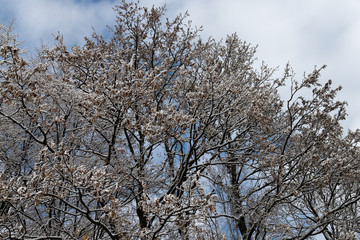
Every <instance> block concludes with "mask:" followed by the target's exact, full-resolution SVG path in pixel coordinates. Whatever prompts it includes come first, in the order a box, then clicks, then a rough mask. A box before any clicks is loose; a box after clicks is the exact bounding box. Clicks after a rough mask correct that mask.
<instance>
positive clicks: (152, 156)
mask: <svg viewBox="0 0 360 240" xmlns="http://www.w3.org/2000/svg"><path fill="white" fill-rule="evenodd" d="M115 11H116V12H117V14H118V15H117V19H116V25H115V26H114V28H112V29H111V33H112V37H111V38H110V39H108V40H106V39H105V38H104V37H102V36H99V35H97V34H96V33H94V34H93V36H92V38H85V40H86V43H85V44H84V45H83V46H74V47H72V48H71V49H68V47H67V46H65V45H64V43H63V39H62V36H61V35H59V36H57V37H56V41H57V44H56V46H55V47H54V48H52V49H49V48H44V49H43V50H42V51H41V52H40V53H39V56H38V57H37V58H35V59H32V60H25V59H24V58H23V57H22V55H21V50H20V49H19V42H17V40H16V37H15V36H14V35H12V33H11V32H12V31H11V28H6V27H5V26H3V25H1V39H0V41H1V42H0V44H1V46H0V47H1V48H0V57H1V62H0V66H1V67H0V79H1V80H0V81H1V82H0V84H1V88H0V96H1V97H0V99H1V100H0V103H1V107H0V122H1V125H0V127H1V131H0V142H1V145H0V150H1V151H0V161H1V175H0V193H1V194H0V202H1V205H0V208H1V210H0V214H1V220H0V236H1V237H2V238H10V239H170V238H173V239H223V238H229V239H275V238H277V239H309V238H311V237H313V236H315V235H317V234H322V235H323V236H324V237H325V238H326V239H345V238H347V239H355V238H356V237H359V234H360V232H359V229H358V224H359V216H358V212H359V208H358V204H359V200H360V186H359V179H358V177H357V176H359V174H358V173H359V170H360V166H359V163H358V160H359V149H358V146H357V145H358V142H359V132H358V131H356V132H349V133H348V134H347V135H346V136H344V134H343V132H342V128H341V126H340V123H339V122H340V121H341V120H343V119H345V116H346V113H345V103H344V102H339V101H336V99H335V95H336V93H337V92H338V91H339V90H340V88H335V89H333V88H332V87H331V81H328V82H327V83H325V84H321V83H320V80H319V79H320V72H321V71H322V70H323V68H324V67H321V68H319V69H318V68H315V69H314V71H313V72H312V73H310V74H309V75H308V76H304V78H303V80H301V81H298V80H296V79H295V75H294V73H293V72H292V71H291V67H290V66H287V67H286V69H285V71H284V76H283V78H281V79H277V78H275V77H273V73H274V70H273V69H271V68H269V67H268V66H266V65H265V64H263V65H262V66H261V67H260V68H259V69H256V68H255V67H254V61H255V57H254V54H255V50H256V48H254V47H252V46H251V45H249V44H247V43H245V42H243V41H241V40H240V39H239V38H238V37H237V36H236V35H235V34H234V35H230V36H228V37H227V38H226V40H225V42H216V41H215V40H214V39H209V40H207V41H204V40H202V39H201V38H200V37H199V31H200V30H201V29H199V28H194V27H192V26H191V22H190V21H189V22H185V21H186V18H187V17H188V16H187V14H184V15H179V16H177V17H176V18H175V19H173V20H169V19H164V11H165V8H164V7H160V8H155V7H153V8H151V9H148V8H144V7H141V6H139V4H138V3H127V2H126V1H122V2H121V4H120V5H119V6H116V7H115ZM287 83H289V84H290V87H289V91H290V97H289V99H288V100H286V101H282V100H281V98H280V96H279V94H278V89H279V88H280V87H282V86H284V85H285V84H287ZM306 92H310V94H305V93H306ZM306 95H307V96H309V97H307V98H306V97H304V96H306Z"/></svg>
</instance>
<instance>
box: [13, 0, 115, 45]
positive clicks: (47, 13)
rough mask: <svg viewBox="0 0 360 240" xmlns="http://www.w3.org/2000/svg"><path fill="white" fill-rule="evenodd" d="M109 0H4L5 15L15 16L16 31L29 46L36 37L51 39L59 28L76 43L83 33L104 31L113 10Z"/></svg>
mask: <svg viewBox="0 0 360 240" xmlns="http://www.w3.org/2000/svg"><path fill="white" fill-rule="evenodd" d="M113 6H114V4H113V3H112V1H100V2H95V3H91V4H89V3H86V2H84V1H82V2H81V1H80V2H79V1H73V0H52V1H48V0H36V1H28V0H17V1H13V2H12V4H8V9H9V11H10V12H9V13H8V14H9V15H13V16H14V18H15V28H16V32H18V33H19V35H20V39H25V40H26V41H25V45H26V46H29V47H34V46H39V43H40V41H45V44H50V43H52V42H53V41H52V39H53V37H52V34H55V35H56V34H57V33H58V31H60V32H61V33H62V34H63V35H64V39H65V42H66V43H68V44H74V43H80V42H82V40H83V37H84V36H89V35H90V34H91V33H92V27H94V28H95V30H96V31H99V32H104V31H105V30H106V25H107V24H112V23H113V22H114V19H115V12H114V11H113V9H112V7H113Z"/></svg>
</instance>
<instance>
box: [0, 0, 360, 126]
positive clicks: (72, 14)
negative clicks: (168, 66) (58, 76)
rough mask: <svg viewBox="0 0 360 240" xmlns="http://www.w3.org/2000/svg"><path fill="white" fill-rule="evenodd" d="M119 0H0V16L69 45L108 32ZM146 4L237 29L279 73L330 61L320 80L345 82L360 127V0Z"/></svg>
mask: <svg viewBox="0 0 360 240" xmlns="http://www.w3.org/2000/svg"><path fill="white" fill-rule="evenodd" d="M116 2H119V1H116V0H97V1H90V0H88V1H87V0H31V1H30V0H0V6H1V7H0V22H1V23H4V24H6V23H8V22H9V21H11V19H12V18H15V24H14V26H15V30H16V33H17V34H18V35H19V39H21V40H25V42H24V45H23V46H24V47H26V48H27V49H33V48H34V47H39V46H40V45H41V43H44V44H46V45H51V44H52V43H53V40H52V39H53V37H52V34H57V32H58V31H60V32H61V33H63V34H64V39H65V42H66V43H67V44H69V45H71V44H74V43H82V40H83V36H89V35H90V34H91V32H92V27H94V28H95V29H96V31H97V32H98V33H102V34H106V33H107V28H106V25H110V26H112V25H113V24H114V19H115V13H114V11H113V10H112V7H113V6H114V5H115V4H116ZM140 3H141V4H144V5H146V6H151V5H153V4H155V5H162V4H165V3H166V5H167V12H166V14H167V15H168V17H172V16H175V15H176V14H178V13H180V12H184V11H186V10H188V11H189V13H190V19H191V20H193V24H194V25H197V26H203V27H204V31H203V33H202V36H203V37H204V38H207V37H209V36H213V37H215V38H216V39H218V40H220V39H222V38H225V37H226V35H227V34H231V33H233V32H237V33H238V35H239V36H240V38H241V39H243V40H246V41H247V42H250V43H252V44H254V45H256V44H258V45H259V47H258V52H257V57H258V59H259V60H261V61H262V60H264V61H265V62H266V63H268V64H269V65H270V66H272V67H277V66H279V69H280V70H279V74H280V73H281V69H283V68H284V66H285V64H286V63H287V62H290V64H291V65H292V66H293V67H294V69H295V72H296V73H297V76H298V78H299V79H300V78H301V77H302V76H303V73H304V71H305V72H307V73H308V72H310V71H311V70H312V69H313V68H314V65H317V66H321V65H323V64H327V65H328V68H327V69H325V71H324V72H323V74H322V78H323V80H324V81H325V80H327V79H329V78H331V79H332V80H333V82H334V85H342V86H343V90H342V92H341V93H340V94H339V99H341V100H347V101H348V103H349V106H348V113H349V116H348V120H347V121H345V122H344V123H343V126H344V127H345V129H347V128H350V129H352V130H355V129H356V128H360V94H358V91H359V90H360V1H358V0H343V1H338V0H291V1H289V0H271V1H269V0H252V1H249V0H221V1H220V0H181V1H180V0H140Z"/></svg>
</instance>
